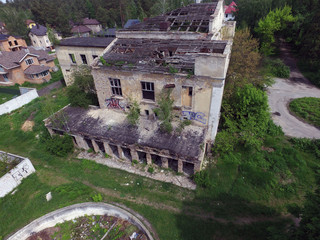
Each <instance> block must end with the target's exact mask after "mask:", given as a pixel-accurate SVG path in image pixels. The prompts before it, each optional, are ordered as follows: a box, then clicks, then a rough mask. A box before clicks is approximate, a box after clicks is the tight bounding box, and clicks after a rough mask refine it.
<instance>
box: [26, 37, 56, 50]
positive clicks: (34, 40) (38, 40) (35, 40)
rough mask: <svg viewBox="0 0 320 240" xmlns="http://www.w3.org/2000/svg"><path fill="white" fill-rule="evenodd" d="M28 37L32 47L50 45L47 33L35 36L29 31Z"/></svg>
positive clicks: (47, 46) (46, 46)
mask: <svg viewBox="0 0 320 240" xmlns="http://www.w3.org/2000/svg"><path fill="white" fill-rule="evenodd" d="M29 37H30V39H31V44H32V46H34V47H41V48H50V47H51V46H52V44H51V42H50V40H49V38H48V35H47V34H46V35H44V36H36V35H34V34H32V33H29Z"/></svg>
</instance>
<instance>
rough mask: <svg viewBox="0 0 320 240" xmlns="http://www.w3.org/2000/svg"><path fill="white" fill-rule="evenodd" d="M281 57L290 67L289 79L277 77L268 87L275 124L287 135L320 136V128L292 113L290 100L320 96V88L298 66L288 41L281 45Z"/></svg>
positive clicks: (300, 136)
mask: <svg viewBox="0 0 320 240" xmlns="http://www.w3.org/2000/svg"><path fill="white" fill-rule="evenodd" d="M280 51H281V58H282V60H283V61H284V63H285V64H286V65H288V66H289V67H290V70H291V73H290V78H289V79H281V78H275V84H273V85H272V86H271V87H269V88H268V96H269V106H270V109H271V113H272V119H273V121H274V122H275V124H277V125H279V126H281V127H282V130H283V131H284V133H285V135H287V136H290V137H299V138H320V130H319V129H318V128H316V127H314V126H312V125H310V124H307V123H304V122H302V121H300V120H299V119H298V118H296V117H295V116H293V115H291V114H290V112H289V110H288V106H289V103H290V101H292V100H293V99H296V98H302V97H318V98H320V89H319V88H317V87H315V86H314V85H312V84H311V83H310V82H309V80H308V79H306V78H305V77H304V76H303V75H302V73H301V72H300V71H299V69H298V67H297V61H296V59H295V58H294V57H293V55H292V54H291V52H290V46H289V45H288V44H286V43H283V42H282V43H281V45H280Z"/></svg>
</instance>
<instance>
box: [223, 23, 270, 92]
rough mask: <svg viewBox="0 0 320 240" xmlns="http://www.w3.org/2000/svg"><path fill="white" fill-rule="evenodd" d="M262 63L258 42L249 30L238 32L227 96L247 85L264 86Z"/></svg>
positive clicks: (235, 39) (228, 77)
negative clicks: (260, 65) (261, 71)
mask: <svg viewBox="0 0 320 240" xmlns="http://www.w3.org/2000/svg"><path fill="white" fill-rule="evenodd" d="M260 61H261V56H260V54H259V42H258V40H257V39H255V38H253V37H252V36H251V34H250V31H249V29H248V28H245V29H240V30H237V32H236V34H235V36H234V39H233V46H232V54H231V60H230V64H229V69H228V73H227V79H226V95H227V96H229V95H231V94H232V93H233V92H234V91H235V89H236V88H238V87H239V88H241V87H243V86H244V85H245V84H248V83H252V84H253V85H255V86H259V85H262V84H263V81H264V79H263V78H261V77H259V64H260Z"/></svg>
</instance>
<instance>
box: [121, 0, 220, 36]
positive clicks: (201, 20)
mask: <svg viewBox="0 0 320 240" xmlns="http://www.w3.org/2000/svg"><path fill="white" fill-rule="evenodd" d="M217 5H218V2H211V3H196V4H190V5H188V6H186V7H182V8H178V9H175V10H173V11H171V12H168V13H166V14H164V15H162V16H157V17H153V18H149V19H146V20H145V21H143V22H141V23H138V24H135V25H132V26H130V27H129V28H127V29H123V30H120V31H184V32H203V33H208V32H209V21H210V16H211V15H213V14H214V12H215V10H216V8H217Z"/></svg>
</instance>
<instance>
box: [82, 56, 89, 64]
mask: <svg viewBox="0 0 320 240" xmlns="http://www.w3.org/2000/svg"><path fill="white" fill-rule="evenodd" d="M80 57H81V60H82V63H83V64H88V62H87V58H86V55H84V54H80Z"/></svg>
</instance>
